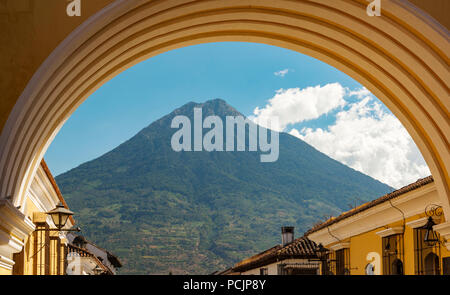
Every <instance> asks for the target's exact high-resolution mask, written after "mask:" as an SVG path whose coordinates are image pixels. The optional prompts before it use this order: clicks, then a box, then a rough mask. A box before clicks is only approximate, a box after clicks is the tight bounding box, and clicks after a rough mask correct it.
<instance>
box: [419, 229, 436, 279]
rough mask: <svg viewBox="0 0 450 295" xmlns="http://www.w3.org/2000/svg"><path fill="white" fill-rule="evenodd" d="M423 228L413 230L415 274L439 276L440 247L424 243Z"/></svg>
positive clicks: (424, 230) (424, 231)
mask: <svg viewBox="0 0 450 295" xmlns="http://www.w3.org/2000/svg"><path fill="white" fill-rule="evenodd" d="M426 232H427V230H426V229H424V228H415V229H414V252H415V262H416V263H415V274H416V275H439V274H441V263H440V258H439V257H441V247H440V244H439V243H436V245H428V244H427V243H425V241H424V240H425V233H426Z"/></svg>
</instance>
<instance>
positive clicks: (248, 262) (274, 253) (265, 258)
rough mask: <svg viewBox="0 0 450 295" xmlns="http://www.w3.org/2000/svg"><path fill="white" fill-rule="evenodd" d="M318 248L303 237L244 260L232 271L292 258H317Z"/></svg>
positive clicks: (240, 270)
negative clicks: (316, 251)
mask: <svg viewBox="0 0 450 295" xmlns="http://www.w3.org/2000/svg"><path fill="white" fill-rule="evenodd" d="M316 247H317V245H316V244H315V243H314V242H313V241H311V240H309V239H308V238H306V237H301V238H298V239H296V240H294V241H293V242H292V243H290V244H288V245H286V246H282V245H277V246H275V247H272V248H270V249H268V250H266V251H264V252H261V253H259V254H257V255H255V256H252V257H250V258H248V259H245V260H242V261H241V262H239V263H237V264H236V265H235V266H234V267H233V268H232V270H233V271H235V272H242V271H246V270H249V269H253V268H257V267H260V266H263V265H267V264H270V263H273V262H276V261H279V260H283V259H290V258H298V259H301V258H317V255H316V254H315V251H314V249H315V248H316Z"/></svg>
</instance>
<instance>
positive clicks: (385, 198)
mask: <svg viewBox="0 0 450 295" xmlns="http://www.w3.org/2000/svg"><path fill="white" fill-rule="evenodd" d="M433 181H434V180H433V177H432V176H431V175H430V176H428V177H425V178H421V179H419V180H417V181H416V182H413V183H411V184H408V185H406V186H404V187H402V188H400V189H398V190H395V191H393V192H391V193H389V194H386V195H384V196H382V197H380V198H378V199H375V200H373V201H370V202H367V203H364V204H362V205H360V206H358V207H356V208H354V209H352V210H350V211H347V212H344V213H342V214H341V215H339V216H338V217H331V218H330V219H328V220H327V221H325V222H323V223H320V224H318V225H316V226H314V227H313V228H311V229H310V230H308V231H307V232H306V233H305V236H307V235H309V234H312V233H313V232H316V231H319V230H321V229H323V228H325V227H327V226H330V225H332V224H334V223H336V222H339V221H341V220H343V219H345V218H348V217H350V216H353V215H355V214H358V213H360V212H362V211H364V210H367V209H369V208H372V207H374V206H377V205H379V204H382V203H384V202H387V201H389V200H391V199H394V198H396V197H398V196H401V195H403V194H405V193H407V192H410V191H412V190H415V189H418V188H420V187H422V186H424V185H427V184H429V183H432V182H433Z"/></svg>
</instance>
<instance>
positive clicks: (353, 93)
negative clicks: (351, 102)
mask: <svg viewBox="0 0 450 295" xmlns="http://www.w3.org/2000/svg"><path fill="white" fill-rule="evenodd" d="M370 94H371V93H370V91H369V90H367V88H366V87H363V88H361V89H357V90H350V91H349V92H348V96H356V97H358V98H359V99H362V98H365V97H367V96H370Z"/></svg>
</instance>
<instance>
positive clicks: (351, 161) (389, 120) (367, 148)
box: [289, 90, 430, 188]
mask: <svg viewBox="0 0 450 295" xmlns="http://www.w3.org/2000/svg"><path fill="white" fill-rule="evenodd" d="M369 94H370V93H366V91H363V90H360V91H354V92H349V93H348V95H358V98H362V99H361V100H359V101H357V102H355V103H352V104H350V105H348V107H349V108H348V109H346V110H342V111H340V112H339V113H338V114H337V115H336V122H335V123H334V124H333V125H330V126H328V128H326V129H325V128H324V129H322V128H316V129H311V128H303V129H302V130H301V131H298V130H297V129H291V130H290V132H289V133H290V134H291V135H294V136H296V137H298V138H300V139H302V140H304V141H306V142H307V143H309V144H310V145H312V146H314V147H315V148H317V149H318V150H319V151H321V152H323V153H325V154H327V155H328V156H330V157H331V158H333V159H335V160H337V161H340V162H342V163H344V164H346V165H348V166H350V167H352V168H353V169H355V170H358V171H360V172H362V173H365V174H367V175H370V176H371V177H373V178H375V179H378V180H380V181H382V182H384V183H387V184H389V185H390V186H392V187H395V188H399V187H402V186H404V185H407V184H409V183H411V182H414V181H416V180H417V179H418V178H421V177H424V176H427V175H430V171H429V169H428V166H427V165H426V163H425V161H424V160H423V158H422V155H421V154H420V152H419V150H418V148H417V146H416V145H415V143H414V142H413V140H412V138H411V137H410V135H409V134H408V132H407V131H406V129H405V128H404V127H403V126H402V125H401V123H400V121H399V120H398V119H397V118H396V117H395V116H393V115H392V114H390V113H388V112H386V111H384V110H383V109H382V107H381V104H380V103H379V102H377V101H376V100H375V99H374V98H372V97H370V96H368V95H369ZM363 97H364V98H363Z"/></svg>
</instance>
